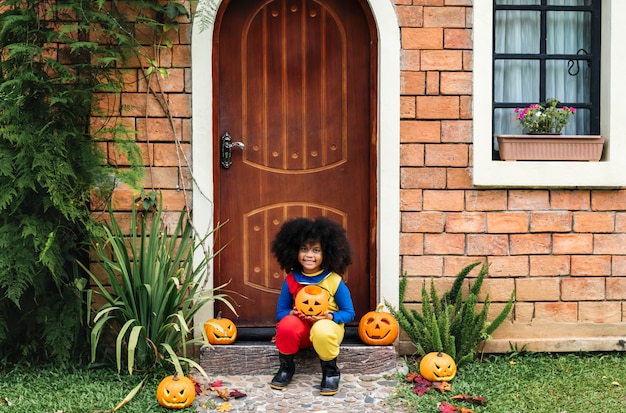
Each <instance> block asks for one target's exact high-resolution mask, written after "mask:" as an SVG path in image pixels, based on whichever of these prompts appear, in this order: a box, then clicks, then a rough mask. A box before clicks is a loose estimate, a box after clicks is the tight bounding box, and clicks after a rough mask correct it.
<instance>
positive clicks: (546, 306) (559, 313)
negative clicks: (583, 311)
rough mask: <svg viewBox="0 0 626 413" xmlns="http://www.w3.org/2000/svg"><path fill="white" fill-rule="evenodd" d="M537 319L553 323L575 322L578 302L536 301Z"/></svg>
mask: <svg viewBox="0 0 626 413" xmlns="http://www.w3.org/2000/svg"><path fill="white" fill-rule="evenodd" d="M535 319H536V320H541V321H543V322H552V323H575V322H576V321H577V320H578V304H577V303H572V302H547V303H543V302H541V303H535Z"/></svg>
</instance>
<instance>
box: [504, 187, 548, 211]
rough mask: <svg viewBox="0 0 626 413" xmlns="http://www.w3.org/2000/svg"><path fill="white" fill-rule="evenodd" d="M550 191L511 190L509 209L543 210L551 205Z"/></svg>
mask: <svg viewBox="0 0 626 413" xmlns="http://www.w3.org/2000/svg"><path fill="white" fill-rule="evenodd" d="M549 202H550V198H549V192H548V191H543V190H511V191H509V209H512V210H519V209H523V210H531V211H533V210H535V211H536V210H542V209H548V208H549V206H550V203H549Z"/></svg>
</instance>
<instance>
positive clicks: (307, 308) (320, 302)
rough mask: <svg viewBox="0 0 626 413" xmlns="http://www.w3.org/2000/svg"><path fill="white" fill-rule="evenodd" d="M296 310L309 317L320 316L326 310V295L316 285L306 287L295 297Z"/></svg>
mask: <svg viewBox="0 0 626 413" xmlns="http://www.w3.org/2000/svg"><path fill="white" fill-rule="evenodd" d="M296 308H297V309H298V310H300V311H301V312H302V313H304V314H306V315H309V316H316V315H321V314H324V313H325V312H326V310H328V294H326V291H324V290H323V289H322V287H319V286H317V285H307V286H306V287H304V288H302V289H301V290H300V291H298V294H297V295H296Z"/></svg>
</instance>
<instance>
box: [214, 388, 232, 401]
mask: <svg viewBox="0 0 626 413" xmlns="http://www.w3.org/2000/svg"><path fill="white" fill-rule="evenodd" d="M213 390H214V391H215V393H217V395H218V396H220V397H221V398H222V399H223V400H228V399H229V398H230V396H229V393H228V389H227V388H226V387H216V388H213Z"/></svg>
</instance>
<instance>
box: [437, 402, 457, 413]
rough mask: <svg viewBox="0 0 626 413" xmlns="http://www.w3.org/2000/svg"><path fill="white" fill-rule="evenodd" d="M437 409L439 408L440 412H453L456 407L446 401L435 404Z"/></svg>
mask: <svg viewBox="0 0 626 413" xmlns="http://www.w3.org/2000/svg"><path fill="white" fill-rule="evenodd" d="M437 409H439V411H440V412H441V413H454V412H455V411H456V408H455V407H454V406H453V405H451V404H449V403H446V402H441V403H439V404H438V405H437Z"/></svg>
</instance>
